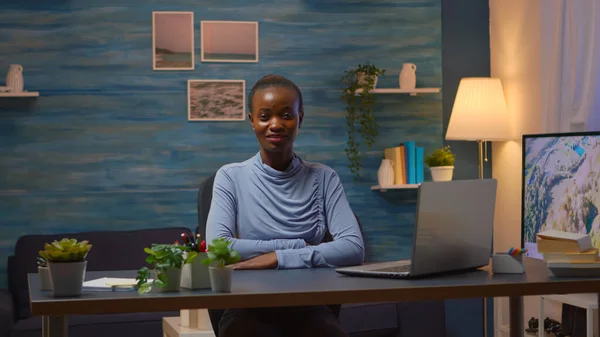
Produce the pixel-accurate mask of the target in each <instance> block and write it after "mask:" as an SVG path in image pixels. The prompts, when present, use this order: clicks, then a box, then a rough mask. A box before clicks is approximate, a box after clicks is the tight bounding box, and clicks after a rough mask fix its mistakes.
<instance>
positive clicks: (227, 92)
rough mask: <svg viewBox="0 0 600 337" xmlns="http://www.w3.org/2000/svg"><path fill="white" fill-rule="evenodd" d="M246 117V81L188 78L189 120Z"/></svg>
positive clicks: (232, 119) (224, 119) (225, 119)
mask: <svg viewBox="0 0 600 337" xmlns="http://www.w3.org/2000/svg"><path fill="white" fill-rule="evenodd" d="M245 119H246V81H244V80H188V120H189V121H243V120H245Z"/></svg>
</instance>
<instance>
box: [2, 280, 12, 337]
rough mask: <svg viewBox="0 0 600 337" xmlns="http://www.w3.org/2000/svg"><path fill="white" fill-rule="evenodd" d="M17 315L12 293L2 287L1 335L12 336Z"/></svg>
mask: <svg viewBox="0 0 600 337" xmlns="http://www.w3.org/2000/svg"><path fill="white" fill-rule="evenodd" d="M15 317H16V315H15V310H14V305H13V298H12V294H11V293H10V292H9V291H8V290H7V289H0V336H10V330H11V329H12V326H13V323H14V322H15Z"/></svg>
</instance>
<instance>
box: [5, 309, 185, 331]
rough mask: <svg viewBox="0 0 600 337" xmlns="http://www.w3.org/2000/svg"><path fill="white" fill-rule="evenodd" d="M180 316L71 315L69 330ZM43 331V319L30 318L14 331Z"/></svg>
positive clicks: (137, 314) (163, 313)
mask: <svg viewBox="0 0 600 337" xmlns="http://www.w3.org/2000/svg"><path fill="white" fill-rule="evenodd" d="M173 316H179V311H174V312H173V311H170V312H135V313H126V314H106V315H69V316H68V317H67V323H68V325H69V328H72V327H76V326H85V325H97V324H118V323H133V322H149V321H159V322H162V318H163V317H173ZM41 329H42V318H41V317H29V318H26V319H22V320H20V321H18V322H17V323H15V325H14V326H13V330H40V331H41Z"/></svg>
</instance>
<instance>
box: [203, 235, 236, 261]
mask: <svg viewBox="0 0 600 337" xmlns="http://www.w3.org/2000/svg"><path fill="white" fill-rule="evenodd" d="M230 245H231V242H229V241H227V240H226V239H224V238H216V239H214V240H212V242H211V243H210V244H209V245H208V250H207V254H206V255H207V258H206V259H204V260H202V263H204V264H205V265H216V266H217V267H219V268H223V267H225V266H226V265H228V264H233V263H236V262H238V261H239V260H240V259H241V257H240V253H238V252H237V251H236V250H233V249H231V248H229V246H230Z"/></svg>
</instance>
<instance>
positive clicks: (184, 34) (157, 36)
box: [152, 12, 194, 70]
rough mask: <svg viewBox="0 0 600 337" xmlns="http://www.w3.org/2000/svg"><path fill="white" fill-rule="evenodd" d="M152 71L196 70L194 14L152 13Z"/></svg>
mask: <svg viewBox="0 0 600 337" xmlns="http://www.w3.org/2000/svg"><path fill="white" fill-rule="evenodd" d="M152 69H154V70H193V69H194V13H193V12H152Z"/></svg>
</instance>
